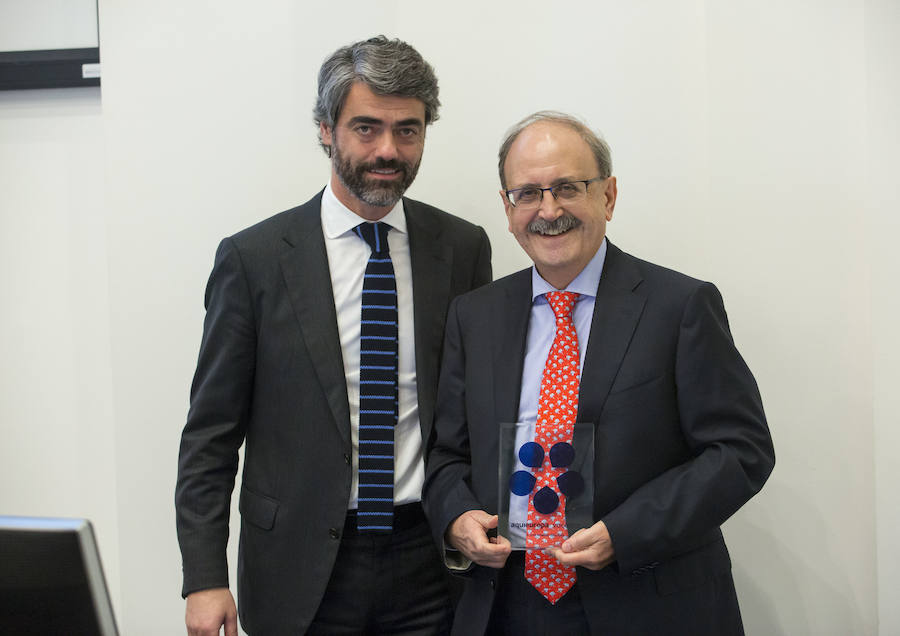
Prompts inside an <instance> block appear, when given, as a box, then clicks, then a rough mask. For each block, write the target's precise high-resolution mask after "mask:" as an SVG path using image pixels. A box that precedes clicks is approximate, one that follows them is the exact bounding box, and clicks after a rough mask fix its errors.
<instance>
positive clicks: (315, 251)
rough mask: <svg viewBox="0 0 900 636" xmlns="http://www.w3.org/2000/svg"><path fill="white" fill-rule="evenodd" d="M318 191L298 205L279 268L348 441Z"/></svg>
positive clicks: (347, 414)
mask: <svg viewBox="0 0 900 636" xmlns="http://www.w3.org/2000/svg"><path fill="white" fill-rule="evenodd" d="M321 203H322V193H321V192H320V193H319V194H318V195H317V196H316V197H314V198H313V199H312V200H311V201H309V202H308V203H305V204H304V205H302V206H301V207H300V208H299V209H298V210H297V214H296V217H295V219H294V220H293V222H292V224H291V226H290V227H289V229H288V231H287V232H286V233H285V236H284V241H285V242H286V243H287V244H288V245H290V246H291V247H292V248H293V249H291V250H288V251H286V252H284V253H283V254H282V255H281V271H282V273H283V275H284V282H285V285H286V287H287V290H288V296H289V298H290V301H291V305H292V306H293V308H294V314H295V315H296V316H297V321H298V322H299V323H300V333H301V334H302V337H303V342H304V343H305V344H306V349H307V350H308V351H309V356H310V362H311V364H312V367H313V368H314V369H315V370H316V375H317V377H318V380H319V384H320V385H321V388H322V391H323V393H324V394H325V397H326V399H327V400H328V405H329V407H330V408H331V414H332V416H333V417H334V421H335V424H336V425H337V427H338V429H339V431H340V433H341V436H342V437H343V438H344V441H345V442H346V443H347V444H349V443H350V407H349V404H348V399H347V380H346V378H345V377H344V366H343V355H342V353H341V344H340V335H339V334H338V328H337V314H336V312H335V309H334V293H333V291H332V289H331V274H330V273H329V270H328V255H327V253H326V251H325V237H324V235H323V234H322V221H321Z"/></svg>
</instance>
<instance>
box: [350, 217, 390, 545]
mask: <svg viewBox="0 0 900 636" xmlns="http://www.w3.org/2000/svg"><path fill="white" fill-rule="evenodd" d="M390 229H391V227H390V226H389V225H387V224H385V223H361V224H360V225H358V226H356V228H355V231H356V233H357V234H358V235H359V237H360V238H361V239H363V240H364V241H365V242H366V243H368V244H369V247H371V248H372V254H371V256H369V263H368V264H367V265H366V274H365V278H364V280H363V290H362V320H361V322H360V329H359V509H358V510H357V517H356V523H357V528H358V529H359V530H360V531H361V532H390V531H391V529H392V528H393V521H394V428H395V427H396V424H397V283H396V281H395V279H394V265H393V263H391V255H390V252H389V251H388V240H387V235H388V231H389V230H390Z"/></svg>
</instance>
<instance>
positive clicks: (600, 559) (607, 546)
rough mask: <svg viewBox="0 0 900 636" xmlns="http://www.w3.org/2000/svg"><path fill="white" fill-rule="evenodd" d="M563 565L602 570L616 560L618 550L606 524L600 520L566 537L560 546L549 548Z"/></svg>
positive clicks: (551, 553) (551, 554) (548, 551)
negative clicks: (614, 547)
mask: <svg viewBox="0 0 900 636" xmlns="http://www.w3.org/2000/svg"><path fill="white" fill-rule="evenodd" d="M547 553H548V554H550V556H552V557H554V558H555V559H556V560H557V561H559V562H560V563H561V564H563V565H567V566H575V565H580V566H582V567H585V568H587V569H589V570H602V569H603V568H605V567H606V566H607V565H609V564H610V563H612V562H613V561H615V560H616V551H615V550H614V549H613V545H612V540H611V539H610V538H609V531H608V530H607V529H606V524H605V523H603V522H602V521H598V522H597V523H595V524H594V525H592V526H591V527H590V528H582V529H581V530H579V531H578V532H576V533H575V534H573V535H572V536H571V537H569V538H568V539H566V540H565V541H564V542H563V544H562V546H561V547H559V548H550V549H548V550H547Z"/></svg>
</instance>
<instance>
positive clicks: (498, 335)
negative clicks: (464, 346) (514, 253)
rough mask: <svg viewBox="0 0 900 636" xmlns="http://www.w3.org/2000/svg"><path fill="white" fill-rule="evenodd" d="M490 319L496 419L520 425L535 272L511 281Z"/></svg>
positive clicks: (493, 308) (520, 274) (500, 296)
mask: <svg viewBox="0 0 900 636" xmlns="http://www.w3.org/2000/svg"><path fill="white" fill-rule="evenodd" d="M508 280H509V284H508V285H507V286H506V289H505V290H504V291H505V293H504V294H503V295H499V294H498V295H497V296H495V299H494V301H495V303H496V305H495V306H494V307H492V308H491V316H490V318H489V320H490V322H491V325H492V330H493V336H494V337H493V342H494V343H495V346H494V351H493V357H492V372H491V378H493V381H494V396H495V398H494V399H495V402H494V418H495V421H496V422H497V424H498V425H499V424H503V423H508V422H517V421H518V419H519V396H520V393H521V392H522V369H523V367H524V365H525V345H526V339H527V337H528V321H529V319H530V317H531V268H528V269H524V270H522V271H520V272H517V273H515V274H514V275H513V276H512V277H510V279H508Z"/></svg>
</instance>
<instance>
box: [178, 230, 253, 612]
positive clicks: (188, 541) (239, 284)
mask: <svg viewBox="0 0 900 636" xmlns="http://www.w3.org/2000/svg"><path fill="white" fill-rule="evenodd" d="M205 304H206V318H205V321H204V326H203V338H202V341H201V345H200V355H199V359H198V362H197V370H196V372H195V374H194V381H193V384H192V387H191V406H190V410H189V412H188V418H187V423H186V425H185V427H184V431H183V433H182V437H181V450H180V453H179V459H178V480H177V484H176V489H175V508H176V524H177V529H178V542H179V545H180V547H181V554H182V563H183V570H184V586H183V588H182V595H183V596H187V595H188V594H190V593H191V592H195V591H197V590H202V589H208V588H212V587H227V586H228V565H227V559H226V555H225V552H226V547H227V544H228V519H229V511H230V506H231V493H232V490H233V489H234V478H235V473H236V472H237V466H238V449H239V448H240V446H241V444H242V443H243V440H244V434H245V426H246V421H247V414H248V409H249V405H250V398H251V392H252V387H253V377H254V361H255V358H256V332H255V327H254V317H253V310H252V304H251V299H250V292H249V288H248V284H247V278H246V275H245V272H244V267H243V264H242V262H241V258H240V253H239V252H238V250H237V248H236V247H235V245H234V243H233V242H232V241H231V240H230V239H225V240H223V241H222V243H221V244H220V245H219V249H218V251H217V253H216V260H215V264H214V266H213V271H212V274H211V275H210V278H209V283H208V285H207V289H206V303H205Z"/></svg>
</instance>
